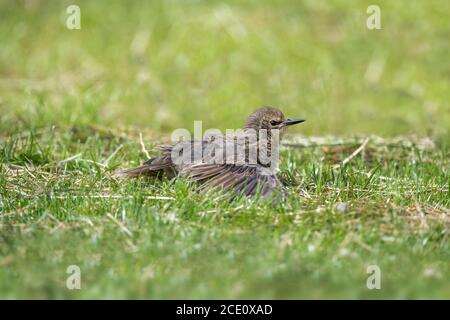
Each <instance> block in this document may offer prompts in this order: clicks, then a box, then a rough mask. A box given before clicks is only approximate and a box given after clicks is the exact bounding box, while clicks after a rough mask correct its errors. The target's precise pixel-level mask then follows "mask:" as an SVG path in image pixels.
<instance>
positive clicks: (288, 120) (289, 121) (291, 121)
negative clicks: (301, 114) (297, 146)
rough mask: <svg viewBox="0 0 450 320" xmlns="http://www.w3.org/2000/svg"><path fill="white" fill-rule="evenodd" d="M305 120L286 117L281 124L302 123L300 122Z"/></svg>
mask: <svg viewBox="0 0 450 320" xmlns="http://www.w3.org/2000/svg"><path fill="white" fill-rule="evenodd" d="M305 121H306V120H305V119H287V120H285V121H284V122H283V124H284V125H285V126H290V125H293V124H297V123H302V122H305Z"/></svg>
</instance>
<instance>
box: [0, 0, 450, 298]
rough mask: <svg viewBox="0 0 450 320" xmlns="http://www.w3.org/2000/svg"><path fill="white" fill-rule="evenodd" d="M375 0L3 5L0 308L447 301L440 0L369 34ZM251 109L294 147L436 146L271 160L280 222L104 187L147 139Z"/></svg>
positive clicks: (289, 152) (168, 186)
mask: <svg viewBox="0 0 450 320" xmlns="http://www.w3.org/2000/svg"><path fill="white" fill-rule="evenodd" d="M71 4H77V5H79V6H80V8H81V30H68V29H67V28H66V19H67V17H68V14H67V13H66V8H67V7H68V6H69V5H71ZM371 4H373V2H372V1H365V0H363V1H356V0H352V1H351V0H333V1H325V0H323V1H318V0H306V1H281V0H270V1H256V0H250V1H227V2H226V3H225V2H221V1H173V0H172V1H125V0H123V1H106V0H105V1H102V0H95V1H93V0H90V1H75V0H71V1H39V0H28V1H24V0H22V1H13V0H0V133H1V135H0V160H1V163H0V297H1V298H12V299H14V298H24V297H25V298H159V299H161V298H245V299H248V298H265V299H267V298H441V299H442V298H444V299H448V297H449V293H450V290H449V284H448V281H447V282H446V280H445V279H447V280H448V278H449V275H450V267H449V266H450V263H449V261H450V256H449V252H450V251H449V241H448V225H449V224H448V212H449V211H448V207H449V201H450V200H449V199H450V193H449V182H448V181H449V168H450V166H449V148H448V146H449V144H448V141H450V135H449V131H450V106H449V98H450V94H449V92H450V90H449V82H450V81H449V80H450V64H449V63H448V58H449V39H450V23H449V17H450V1H448V0H442V1H407V0H396V1H393V0H390V1H376V4H378V5H379V6H380V8H381V25H382V29H381V30H368V29H367V27H366V20H367V18H368V14H367V13H366V10H367V7H368V6H369V5H371ZM262 105H272V106H278V107H279V108H281V109H282V110H283V111H284V112H285V113H286V115H288V116H292V117H304V118H306V119H307V120H308V121H307V122H306V123H305V124H303V125H300V126H297V127H296V128H293V130H292V131H290V132H291V133H302V134H305V135H307V136H313V135H314V136H316V135H317V136H324V135H330V136H331V135H332V136H333V139H335V140H336V139H337V140H338V141H339V139H341V138H349V139H350V140H352V141H360V140H355V139H353V138H352V136H362V137H366V136H368V135H372V134H373V135H380V136H383V137H388V138H389V137H393V136H398V135H401V136H412V135H416V136H419V138H420V137H425V136H427V137H431V139H430V140H427V141H433V142H438V143H434V144H433V143H429V144H428V147H423V146H420V144H419V143H417V144H415V143H414V141H419V140H420V139H417V137H402V138H401V139H379V140H382V142H380V141H379V140H376V139H371V140H370V142H369V144H368V145H367V148H366V149H365V150H364V151H363V152H361V153H360V154H358V156H357V157H355V158H353V159H352V161H351V162H350V163H349V164H348V165H347V166H339V165H338V167H339V168H337V169H336V168H335V167H334V166H335V165H336V164H339V163H341V161H342V160H343V159H345V158H346V157H348V156H349V155H350V154H351V153H352V152H353V151H354V150H355V149H356V148H357V147H358V145H359V144H360V142H354V143H350V144H345V145H343V144H341V145H337V146H336V145H335V146H334V147H333V146H314V147H308V148H285V149H283V151H282V158H283V162H282V168H281V174H282V175H283V177H285V178H287V180H289V181H291V182H292V185H291V186H289V197H288V201H287V206H286V208H285V209H283V210H282V212H278V211H277V210H275V208H273V206H271V205H270V204H267V203H260V202H258V201H253V200H248V201H247V200H246V199H241V201H240V202H233V203H230V202H228V201H227V199H225V198H220V200H217V199H218V198H216V197H215V195H214V194H212V195H209V194H205V193H203V192H198V190H197V189H195V187H193V186H192V185H190V184H189V183H187V182H186V181H180V180H178V181H176V182H171V181H167V180H163V181H162V182H161V183H160V184H155V183H152V182H151V181H150V182H149V181H140V180H137V181H128V182H117V181H115V180H114V179H111V178H110V173H112V172H113V171H114V170H116V169H118V168H124V167H130V166H132V165H136V164H138V163H141V162H142V161H143V160H144V159H145V154H144V153H143V152H142V150H141V146H140V145H139V135H138V133H139V132H141V131H142V132H143V133H144V140H145V143H146V144H147V146H148V149H149V151H150V152H151V153H152V154H153V151H154V150H152V149H151V146H152V143H157V142H158V141H160V140H161V139H167V137H168V136H169V135H170V132H171V131H172V130H173V129H175V128H180V127H183V128H188V129H191V130H192V128H193V121H194V120H203V121H204V122H203V128H219V129H226V128H235V127H240V126H241V125H242V124H243V122H244V119H245V117H246V116H247V114H248V113H250V112H251V111H253V110H254V109H255V108H258V107H260V106H262ZM410 138H411V139H410ZM384 141H387V142H386V143H384ZM389 141H394V143H390V142H389ZM411 141H413V142H411ZM404 142H405V143H404ZM430 145H431V146H430ZM99 195H100V197H98V196H99ZM102 195H105V196H106V197H104V198H102V197H101V196H102ZM155 195H157V196H158V195H160V196H164V197H170V199H169V200H168V199H159V200H158V199H157V200H155V199H148V197H149V196H150V197H151V196H155ZM95 196H97V197H95ZM339 202H344V203H345V204H348V208H349V211H348V212H339V210H337V209H336V204H338V203H339ZM344 211H345V210H344ZM425 216H426V217H425ZM424 217H425V218H424ZM424 219H425V220H424ZM124 226H125V227H126V228H128V229H126V228H125V229H124ZM124 230H125V231H124ZM126 230H128V232H127V231H126ZM71 264H78V265H79V266H80V267H81V270H82V290H79V291H76V290H75V291H70V290H67V288H66V287H65V280H66V277H67V274H66V273H65V270H66V268H67V266H68V265H71ZM370 264H377V265H379V266H380V267H381V268H382V272H383V280H382V288H383V289H382V290H368V289H367V287H366V279H367V276H368V275H367V273H366V268H367V266H368V265H370Z"/></svg>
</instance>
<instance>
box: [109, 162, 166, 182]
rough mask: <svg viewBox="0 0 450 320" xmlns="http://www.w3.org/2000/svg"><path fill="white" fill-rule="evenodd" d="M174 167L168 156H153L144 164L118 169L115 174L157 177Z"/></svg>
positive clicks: (125, 176) (119, 175) (123, 176)
mask: <svg viewBox="0 0 450 320" xmlns="http://www.w3.org/2000/svg"><path fill="white" fill-rule="evenodd" d="M170 169H172V162H171V161H170V159H167V158H166V157H159V158H153V159H150V160H148V161H147V162H145V163H144V164H142V165H140V166H138V167H135V168H131V169H125V170H120V171H117V172H115V173H114V174H113V177H115V178H137V177H144V176H147V177H156V176H159V175H162V174H166V173H167V172H168V171H170Z"/></svg>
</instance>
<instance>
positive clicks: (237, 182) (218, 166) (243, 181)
mask: <svg viewBox="0 0 450 320" xmlns="http://www.w3.org/2000/svg"><path fill="white" fill-rule="evenodd" d="M303 121H304V120H302V119H286V117H285V116H284V114H283V113H282V112H281V111H280V110H279V109H276V108H272V107H264V108H261V109H258V110H256V111H254V112H253V113H252V114H251V115H250V116H249V117H248V118H247V120H246V122H245V125H244V127H243V129H242V130H241V133H236V134H234V135H233V136H227V135H223V136H218V137H216V138H215V140H214V139H213V140H208V139H206V140H205V139H204V140H203V141H202V154H201V157H200V158H199V159H198V160H196V161H193V162H191V163H175V162H174V161H173V159H172V157H171V155H172V151H173V150H174V149H175V148H179V147H180V146H181V147H183V146H186V145H187V144H190V146H192V145H193V144H194V143H199V141H187V142H178V143H176V144H173V145H167V146H161V147H159V150H160V151H161V155H160V156H159V157H156V158H153V159H150V160H148V161H147V162H145V163H144V164H143V165H141V166H139V167H137V168H132V169H127V170H123V171H120V172H117V173H116V174H115V176H116V177H139V176H162V175H165V176H168V177H174V176H181V177H186V178H188V179H191V180H193V181H195V182H198V183H200V184H201V185H202V186H203V187H205V188H222V189H223V190H225V191H232V192H233V195H234V196H236V195H238V194H245V195H247V196H252V195H255V194H257V193H259V194H260V195H261V196H263V197H267V196H270V195H272V194H274V193H276V192H278V191H281V190H282V185H281V183H280V181H279V179H278V178H277V176H276V167H275V168H274V167H273V166H268V165H265V164H263V163H261V161H260V159H259V158H258V159H257V161H254V162H250V161H249V157H248V156H247V152H248V151H249V145H248V142H247V144H245V146H244V149H245V152H246V155H245V157H244V159H245V160H243V161H242V162H234V161H231V162H230V161H228V160H229V157H230V156H231V158H232V159H235V157H236V155H233V154H232V155H229V154H226V152H225V149H226V148H225V146H226V144H227V143H230V141H232V143H234V144H236V141H237V140H239V139H240V138H241V137H242V136H241V135H245V134H246V133H248V132H250V131H252V132H256V133H258V132H259V130H260V129H263V130H264V129H265V130H267V131H266V132H267V138H268V139H267V144H266V145H267V147H266V148H267V150H264V151H265V152H266V153H267V155H268V156H270V155H271V153H272V151H273V150H272V149H273V146H272V145H271V143H270V141H271V139H270V138H271V136H272V130H279V135H280V138H281V137H282V135H283V134H284V132H285V131H286V128H287V126H289V125H292V124H296V123H300V122H303ZM259 139H260V137H259V135H257V140H259ZM222 140H223V141H225V142H223V141H222ZM212 143H215V145H219V146H220V147H219V149H217V148H216V149H215V152H217V150H219V151H221V152H224V154H225V155H226V161H224V163H211V162H210V161H209V160H207V155H205V154H207V152H206V150H207V149H208V147H211V146H212V145H211V144H212ZM222 143H223V144H222ZM244 143H245V142H244ZM183 144H184V145H183ZM190 146H189V147H190ZM258 147H260V146H259V144H258ZM233 148H234V146H233ZM226 150H228V149H226ZM233 150H235V149H233ZM258 157H259V153H258ZM208 159H209V158H208ZM255 162H256V163H255Z"/></svg>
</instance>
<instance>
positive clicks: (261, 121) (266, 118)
mask: <svg viewBox="0 0 450 320" xmlns="http://www.w3.org/2000/svg"><path fill="white" fill-rule="evenodd" d="M304 121H305V120H304V119H289V118H286V117H285V116H284V114H283V112H281V110H279V109H277V108H272V107H264V108H260V109H258V110H256V111H254V112H253V113H252V114H250V115H249V116H248V118H247V121H246V122H245V126H244V128H245V129H254V130H256V131H259V130H260V129H263V130H267V131H272V130H279V131H280V135H282V134H283V133H284V132H285V131H286V129H287V128H288V127H289V126H291V125H294V124H297V123H301V122H304Z"/></svg>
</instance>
